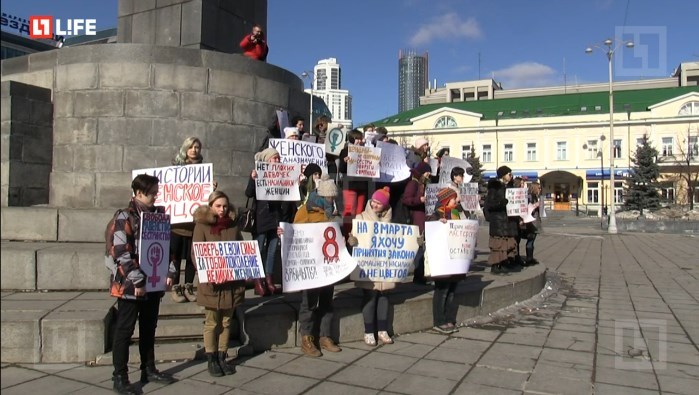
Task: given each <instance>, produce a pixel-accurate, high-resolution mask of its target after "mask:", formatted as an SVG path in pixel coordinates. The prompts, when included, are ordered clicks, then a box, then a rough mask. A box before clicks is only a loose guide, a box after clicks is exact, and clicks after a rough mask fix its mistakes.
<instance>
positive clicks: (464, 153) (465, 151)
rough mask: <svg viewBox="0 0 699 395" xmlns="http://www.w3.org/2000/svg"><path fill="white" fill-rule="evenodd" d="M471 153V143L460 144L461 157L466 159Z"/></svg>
mask: <svg viewBox="0 0 699 395" xmlns="http://www.w3.org/2000/svg"><path fill="white" fill-rule="evenodd" d="M469 155H471V145H462V146H461V159H464V160H466V158H468V156H469Z"/></svg>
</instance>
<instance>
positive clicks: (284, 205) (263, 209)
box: [245, 177, 296, 237]
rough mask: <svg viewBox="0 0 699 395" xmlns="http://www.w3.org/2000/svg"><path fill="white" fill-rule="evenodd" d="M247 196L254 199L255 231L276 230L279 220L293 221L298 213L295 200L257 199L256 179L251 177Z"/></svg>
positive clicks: (246, 191) (246, 190) (257, 232)
mask: <svg viewBox="0 0 699 395" xmlns="http://www.w3.org/2000/svg"><path fill="white" fill-rule="evenodd" d="M245 196H247V197H249V198H252V199H254V204H255V228H256V229H255V233H254V235H253V237H254V236H256V235H258V234H261V233H265V232H269V231H272V230H276V229H277V228H278V227H279V222H292V221H293V220H294V215H295V214H296V203H295V202H276V201H272V200H257V198H256V197H255V196H256V194H255V180H254V179H253V178H252V177H250V178H249V180H248V186H247V188H245Z"/></svg>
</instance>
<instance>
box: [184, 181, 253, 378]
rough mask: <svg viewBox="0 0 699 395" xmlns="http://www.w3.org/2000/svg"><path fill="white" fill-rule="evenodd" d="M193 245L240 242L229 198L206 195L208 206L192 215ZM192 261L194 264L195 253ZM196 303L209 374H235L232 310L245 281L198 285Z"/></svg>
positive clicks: (218, 193)
mask: <svg viewBox="0 0 699 395" xmlns="http://www.w3.org/2000/svg"><path fill="white" fill-rule="evenodd" d="M194 222H195V223H196V225H195V226H194V234H193V236H192V241H193V242H198V241H237V240H243V235H242V234H241V233H240V229H238V226H237V221H236V218H235V210H233V207H231V206H230V203H229V201H228V196H227V195H226V194H225V193H223V192H221V191H215V192H213V193H211V195H209V205H208V206H200V207H199V208H197V211H195V212H194ZM192 259H193V261H194V262H196V257H195V256H194V251H192ZM198 296H199V297H198V298H197V304H199V305H200V306H203V307H204V308H205V310H204V315H205V318H206V320H205V321H204V347H205V350H206V358H207V359H208V369H209V374H211V375H212V376H214V377H221V376H223V375H224V374H225V375H230V374H233V373H235V369H234V368H233V367H232V366H230V365H228V364H227V363H226V357H227V353H228V338H229V337H230V325H231V320H232V318H233V313H234V311H235V308H236V307H237V306H239V305H240V304H241V303H243V300H244V299H245V281H227V282H223V283H218V284H214V283H200V284H199V287H198Z"/></svg>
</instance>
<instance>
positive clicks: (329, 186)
mask: <svg viewBox="0 0 699 395" xmlns="http://www.w3.org/2000/svg"><path fill="white" fill-rule="evenodd" d="M318 196H322V197H335V196H337V186H335V180H331V179H330V176H329V175H327V174H323V176H322V177H321V178H320V181H318Z"/></svg>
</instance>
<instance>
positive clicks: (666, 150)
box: [663, 137, 674, 156]
mask: <svg viewBox="0 0 699 395" xmlns="http://www.w3.org/2000/svg"><path fill="white" fill-rule="evenodd" d="M673 140H674V139H673V138H672V137H663V156H672V145H673Z"/></svg>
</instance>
